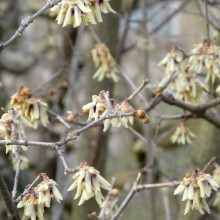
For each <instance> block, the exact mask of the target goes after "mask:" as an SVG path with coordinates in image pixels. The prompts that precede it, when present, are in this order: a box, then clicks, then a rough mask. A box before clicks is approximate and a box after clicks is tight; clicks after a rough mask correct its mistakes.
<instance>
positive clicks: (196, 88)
mask: <svg viewBox="0 0 220 220" xmlns="http://www.w3.org/2000/svg"><path fill="white" fill-rule="evenodd" d="M175 85H176V86H175V90H176V93H175V94H176V97H177V98H179V99H182V100H184V101H185V102H188V103H192V104H200V103H202V102H203V101H204V90H203V86H202V84H201V82H200V81H199V79H198V78H197V77H196V76H195V75H193V74H192V73H191V72H189V69H188V68H187V69H185V70H184V71H182V72H180V74H179V75H178V76H177V78H176V80H175Z"/></svg>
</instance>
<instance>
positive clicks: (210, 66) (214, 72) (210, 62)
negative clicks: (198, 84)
mask: <svg viewBox="0 0 220 220" xmlns="http://www.w3.org/2000/svg"><path fill="white" fill-rule="evenodd" d="M219 55H220V47H219V46H217V45H216V44H214V43H213V42H212V41H210V40H204V41H203V42H201V43H200V44H198V45H196V47H195V48H194V49H193V50H192V55H191V56H190V58H189V63H190V70H193V71H195V72H196V73H201V72H202V70H203V69H206V70H207V76H206V82H209V81H210V82H211V83H212V84H213V83H214V82H215V80H216V79H220V65H219V63H220V57H219Z"/></svg>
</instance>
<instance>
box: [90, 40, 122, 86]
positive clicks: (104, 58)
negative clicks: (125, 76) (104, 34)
mask: <svg viewBox="0 0 220 220" xmlns="http://www.w3.org/2000/svg"><path fill="white" fill-rule="evenodd" d="M91 54H92V59H93V62H94V64H95V66H96V67H98V70H97V71H96V73H95V74H94V76H93V78H94V79H97V80H98V81H102V80H103V79H104V78H110V79H112V80H113V81H114V82H118V81H119V79H120V78H119V71H118V69H117V67H116V62H115V60H114V58H113V57H112V55H111V53H110V51H109V48H108V47H107V46H106V45H105V44H104V43H98V44H96V46H95V48H94V49H92V51H91Z"/></svg>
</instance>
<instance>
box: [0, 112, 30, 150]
mask: <svg viewBox="0 0 220 220" xmlns="http://www.w3.org/2000/svg"><path fill="white" fill-rule="evenodd" d="M13 127H14V129H15V130H14V132H15V133H16V134H17V135H18V137H17V138H18V139H19V140H22V139H24V138H25V133H24V130H23V127H22V124H21V120H20V117H19V115H18V113H17V112H16V111H15V114H14V115H13V118H12V117H11V115H10V114H9V113H4V114H3V115H2V117H1V119H0V137H2V138H4V139H5V140H14V135H15V134H13ZM21 148H22V149H23V150H27V147H26V146H23V145H21ZM14 150H15V146H14V145H6V153H8V152H9V151H12V153H14Z"/></svg>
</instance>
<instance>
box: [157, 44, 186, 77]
mask: <svg viewBox="0 0 220 220" xmlns="http://www.w3.org/2000/svg"><path fill="white" fill-rule="evenodd" d="M183 60H184V54H183V52H182V51H180V50H178V49H177V48H173V49H172V50H171V51H170V52H169V53H168V54H167V55H166V57H165V58H164V59H163V60H161V61H160V63H159V64H158V66H164V67H165V68H166V74H168V75H170V74H172V73H173V72H174V71H180V70H181V69H182V65H183Z"/></svg>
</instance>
